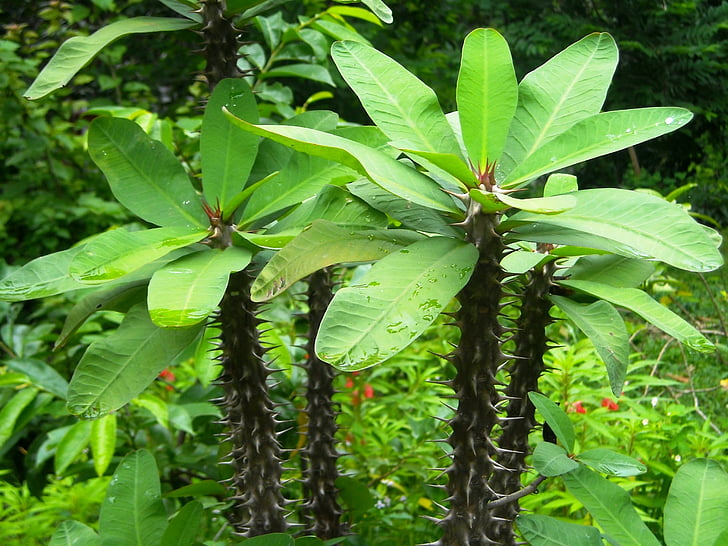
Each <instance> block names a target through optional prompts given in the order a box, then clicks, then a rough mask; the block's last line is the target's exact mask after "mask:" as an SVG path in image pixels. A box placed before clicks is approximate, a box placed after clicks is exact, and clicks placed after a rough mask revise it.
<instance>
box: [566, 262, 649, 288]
mask: <svg viewBox="0 0 728 546" xmlns="http://www.w3.org/2000/svg"><path fill="white" fill-rule="evenodd" d="M654 272H655V264H654V263H653V262H648V261H646V260H637V259H634V258H626V257H624V256H614V255H606V256H583V257H581V258H579V260H578V261H577V262H576V263H575V264H574V265H573V266H571V267H570V268H569V270H568V271H567V272H566V275H568V277H569V279H570V280H575V281H576V280H579V281H592V282H599V283H604V284H609V285H612V286H617V287H624V288H634V287H636V286H639V285H640V284H642V283H643V282H644V281H646V280H647V279H648V278H649V277H650V275H652V274H653V273H654Z"/></svg>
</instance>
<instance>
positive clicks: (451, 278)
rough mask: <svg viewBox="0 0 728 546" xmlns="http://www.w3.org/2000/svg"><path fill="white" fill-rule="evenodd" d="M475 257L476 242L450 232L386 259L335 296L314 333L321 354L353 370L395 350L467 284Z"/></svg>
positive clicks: (333, 362)
mask: <svg viewBox="0 0 728 546" xmlns="http://www.w3.org/2000/svg"><path fill="white" fill-rule="evenodd" d="M477 259H478V252H477V250H476V249H475V247H474V246H472V245H470V244H466V243H463V242H461V241H457V240H454V239H450V238H446V237H432V238H430V239H425V240H423V241H419V242H417V243H414V244H412V245H410V246H408V247H406V248H403V249H401V250H399V251H397V252H393V253H392V254H389V255H388V256H386V257H384V258H382V259H381V260H379V261H378V262H377V263H376V264H374V266H373V267H372V268H371V270H370V271H369V272H368V273H367V274H366V275H365V276H364V277H363V278H362V279H361V281H360V282H359V283H358V284H356V285H353V286H349V287H347V288H342V289H341V290H339V291H338V292H337V293H336V295H335V296H334V299H333V300H332V302H331V304H330V306H329V308H328V310H327V311H326V314H325V315H324V318H323V321H322V323H321V329H320V331H319V335H318V337H317V338H316V353H317V354H318V356H319V358H321V359H322V360H324V361H326V362H329V363H330V364H332V365H334V366H336V367H337V368H339V369H342V370H346V371H351V370H360V369H362V368H366V367H369V366H373V365H375V364H378V363H379V362H382V361H384V360H386V359H387V358H389V357H391V356H393V355H395V354H397V353H398V352H399V351H401V350H402V349H404V348H405V347H406V346H407V345H409V344H410V343H412V341H414V339H415V338H416V337H417V336H419V335H420V334H421V333H422V331H423V330H424V329H425V328H427V326H429V325H430V324H431V323H432V322H433V321H434V320H435V318H437V316H438V314H439V313H440V311H442V309H444V308H445V306H446V305H447V304H448V303H449V302H450V300H451V299H452V298H453V297H454V296H455V295H456V294H457V293H458V292H459V291H460V290H461V289H462V287H463V286H465V284H466V283H467V281H468V279H469V278H470V275H471V273H472V271H473V267H474V266H475V263H476V261H477Z"/></svg>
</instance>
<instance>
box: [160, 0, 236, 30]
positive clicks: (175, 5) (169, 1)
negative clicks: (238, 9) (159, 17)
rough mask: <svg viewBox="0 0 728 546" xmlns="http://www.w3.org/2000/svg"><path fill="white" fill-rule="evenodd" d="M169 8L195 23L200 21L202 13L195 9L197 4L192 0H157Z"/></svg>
mask: <svg viewBox="0 0 728 546" xmlns="http://www.w3.org/2000/svg"><path fill="white" fill-rule="evenodd" d="M159 1H160V2H161V3H162V4H164V5H165V6H167V7H168V8H169V9H171V10H174V11H176V12H177V13H179V14H180V15H182V16H183V17H187V19H190V20H192V21H194V22H195V23H197V24H201V23H202V14H201V13H200V12H199V11H197V8H198V4H197V2H196V1H194V0H159ZM228 3H229V2H228Z"/></svg>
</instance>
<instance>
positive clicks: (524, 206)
mask: <svg viewBox="0 0 728 546" xmlns="http://www.w3.org/2000/svg"><path fill="white" fill-rule="evenodd" d="M474 193H484V192H483V191H482V190H480V189H473V190H470V195H473V194H474ZM495 196H496V198H497V199H498V200H499V201H501V202H502V203H505V204H506V205H508V206H509V207H511V208H514V209H518V210H525V211H527V212H533V213H536V214H556V213H559V212H564V211H567V210H569V209H573V208H574V207H575V206H576V198H575V197H574V196H573V195H569V194H565V195H554V196H551V197H534V198H531V199H516V198H514V197H511V196H510V195H508V194H507V193H501V192H495Z"/></svg>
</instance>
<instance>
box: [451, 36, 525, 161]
mask: <svg viewBox="0 0 728 546" xmlns="http://www.w3.org/2000/svg"><path fill="white" fill-rule="evenodd" d="M456 96H457V103H458V113H459V115H460V125H461V127H462V134H463V141H464V142H465V148H466V149H467V150H468V156H469V158H470V161H471V162H472V164H473V165H474V166H475V167H476V168H477V169H478V171H479V172H480V173H485V172H487V171H488V167H489V166H490V165H494V164H495V162H496V161H497V160H498V159H500V156H501V154H502V153H503V146H504V144H505V141H506V136H507V135H508V128H509V127H510V125H511V119H512V118H513V114H514V113H515V111H516V104H517V103H518V83H517V82H516V73H515V70H514V68H513V59H511V51H510V49H509V48H508V43H507V42H506V41H505V39H504V38H503V36H501V35H500V34H499V33H498V32H497V31H495V30H493V29H484V28H479V29H476V30H474V31H472V32H471V33H470V34H468V36H467V37H466V38H465V43H464V44H463V53H462V59H461V62H460V72H459V73H458V83H457V91H456Z"/></svg>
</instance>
